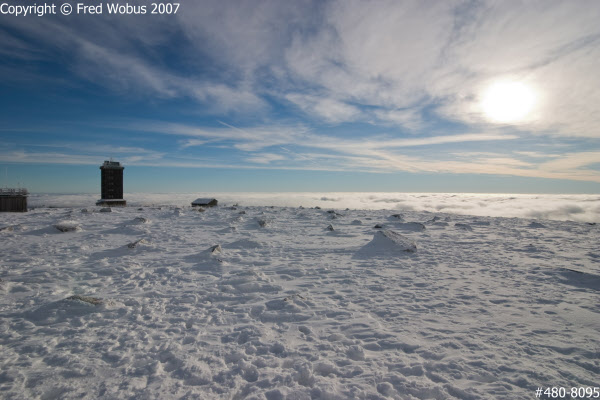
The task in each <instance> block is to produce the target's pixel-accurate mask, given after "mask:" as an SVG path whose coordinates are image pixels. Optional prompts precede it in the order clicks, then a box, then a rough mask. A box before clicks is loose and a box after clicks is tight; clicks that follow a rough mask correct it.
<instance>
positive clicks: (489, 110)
mask: <svg viewBox="0 0 600 400" xmlns="http://www.w3.org/2000/svg"><path fill="white" fill-rule="evenodd" d="M534 105H535V93H534V92H533V90H531V88H530V87H529V86H527V85H525V84H524V83H522V82H515V81H504V82H496V83H494V84H492V85H491V86H490V87H488V89H487V91H486V92H485V93H484V95H483V100H482V102H481V107H482V109H483V112H484V113H485V115H486V116H487V117H488V118H489V119H490V120H492V121H494V122H499V123H511V122H519V121H521V120H523V119H525V117H526V116H527V115H528V114H529V113H530V112H531V110H532V109H533V106H534Z"/></svg>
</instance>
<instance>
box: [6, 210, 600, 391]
mask: <svg viewBox="0 0 600 400" xmlns="http://www.w3.org/2000/svg"><path fill="white" fill-rule="evenodd" d="M99 210H100V209H99V208H94V207H90V208H88V209H87V211H88V212H81V210H80V209H41V208H40V209H36V210H33V211H31V212H29V213H26V214H0V229H1V230H0V252H1V254H2V258H1V262H0V278H1V279H2V281H1V282H0V293H1V294H2V296H1V297H0V298H1V300H0V313H1V316H2V318H1V319H0V348H1V349H2V351H1V352H0V371H1V372H0V397H5V398H48V399H49V398H73V399H75V398H87V399H95V398H107V399H112V398H120V399H121V398H149V399H167V398H185V399H196V398H197V399H211V398H214V399H221V398H234V399H238V398H249V399H267V400H274V399H338V398H339V399H347V398H358V399H385V398H391V399H452V398H456V399H491V398H495V399H509V398H533V397H534V390H535V389H536V388H537V387H538V386H564V387H571V386H600V382H599V381H598V376H599V373H598V372H599V371H600V362H599V359H600V357H599V353H598V351H599V348H600V346H599V345H600V339H599V336H598V331H600V318H599V316H600V315H599V314H600V308H599V303H598V294H599V290H600V265H599V261H600V251H599V250H598V246H597V244H598V243H599V242H600V240H599V239H600V234H599V228H598V225H590V224H587V223H583V222H568V221H567V222H560V221H549V220H543V221H531V220H524V219H518V218H511V219H507V218H490V217H474V216H458V215H449V214H442V213H435V214H434V213H426V212H402V213H401V214H398V215H396V216H393V215H392V214H394V212H391V211H389V210H387V211H386V210H381V211H377V210H375V211H373V210H369V211H360V210H358V211H357V210H346V211H342V210H335V212H328V211H331V210H327V209H312V208H305V209H299V208H271V207H217V208H211V209H207V210H206V211H205V212H202V213H200V212H198V211H197V210H194V209H192V208H186V207H179V208H176V207H161V208H158V207H144V208H142V209H138V208H136V207H127V208H113V209H112V212H111V213H100V212H99ZM242 212H243V213H242ZM396 213H397V211H396ZM330 224H331V225H332V227H333V228H334V230H328V229H327V227H328V226H329V225H330ZM375 225H380V226H382V228H381V229H375V228H374V226H375ZM57 226H62V227H68V228H73V227H76V228H75V229H64V230H65V232H62V231H61V230H59V229H58V228H57ZM3 228H10V229H3ZM390 232H391V233H390ZM132 244H133V245H132ZM217 245H218V246H219V247H217ZM413 245H414V247H413ZM73 296H75V297H73ZM90 299H101V303H100V304H94V303H95V301H92V300H90Z"/></svg>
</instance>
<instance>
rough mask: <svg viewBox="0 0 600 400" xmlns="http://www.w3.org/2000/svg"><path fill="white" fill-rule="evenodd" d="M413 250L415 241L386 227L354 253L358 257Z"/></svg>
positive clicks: (415, 249) (415, 247)
mask: <svg viewBox="0 0 600 400" xmlns="http://www.w3.org/2000/svg"><path fill="white" fill-rule="evenodd" d="M415 251H417V245H416V243H415V242H413V241H412V240H410V239H408V238H407V237H405V236H402V235H401V234H399V233H397V232H394V231H392V230H389V229H386V230H382V231H378V232H376V233H375V235H374V236H373V240H371V241H370V242H369V243H367V244H366V245H365V246H363V247H362V248H361V249H360V250H359V251H358V252H357V254H356V255H357V256H358V257H372V256H378V255H397V254H401V253H414V252H415Z"/></svg>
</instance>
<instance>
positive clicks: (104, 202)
mask: <svg viewBox="0 0 600 400" xmlns="http://www.w3.org/2000/svg"><path fill="white" fill-rule="evenodd" d="M124 169H125V167H123V166H122V165H121V163H119V162H117V161H112V160H111V161H104V164H102V165H101V166H100V171H102V172H101V179H102V184H101V189H102V190H101V191H102V198H101V199H100V200H98V201H97V202H96V205H98V206H124V205H126V203H127V202H126V201H125V200H124V199H123V170H124Z"/></svg>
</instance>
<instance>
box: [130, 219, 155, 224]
mask: <svg viewBox="0 0 600 400" xmlns="http://www.w3.org/2000/svg"><path fill="white" fill-rule="evenodd" d="M148 222H150V221H149V220H148V219H147V218H144V217H135V218H134V219H133V221H131V223H132V224H133V225H143V224H147V223H148Z"/></svg>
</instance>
